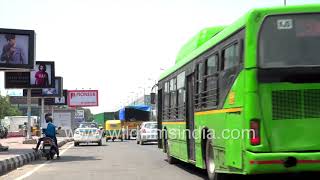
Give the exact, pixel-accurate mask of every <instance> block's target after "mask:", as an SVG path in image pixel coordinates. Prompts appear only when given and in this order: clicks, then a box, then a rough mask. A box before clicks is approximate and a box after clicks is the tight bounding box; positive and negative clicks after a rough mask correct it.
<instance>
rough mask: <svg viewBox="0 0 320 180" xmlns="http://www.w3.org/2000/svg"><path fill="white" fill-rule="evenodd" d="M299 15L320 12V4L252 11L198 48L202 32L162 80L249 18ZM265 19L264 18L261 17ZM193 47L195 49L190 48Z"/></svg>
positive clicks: (202, 41) (161, 77) (187, 45)
mask: <svg viewBox="0 0 320 180" xmlns="http://www.w3.org/2000/svg"><path fill="white" fill-rule="evenodd" d="M293 12H295V13H299V12H320V4H308V5H296V6H278V7H268V8H259V9H252V10H250V11H249V12H248V13H246V14H245V15H244V16H242V17H241V18H239V19H238V20H237V21H235V22H234V23H233V24H231V25H229V26H226V27H225V28H223V29H221V31H219V32H212V34H211V35H212V36H211V37H210V38H208V37H209V36H208V37H207V38H204V39H201V40H200V41H201V42H200V43H199V44H198V46H196V45H193V43H195V41H196V37H197V36H201V34H202V31H200V33H198V34H197V35H196V36H195V37H193V38H191V39H190V40H189V41H188V42H187V43H186V44H185V45H184V46H183V47H182V48H181V50H180V52H179V53H178V56H177V59H176V64H175V65H174V66H173V67H171V68H169V69H167V70H166V71H165V72H164V73H162V74H161V76H160V80H162V79H164V78H166V77H167V76H169V75H170V74H172V73H173V72H175V71H177V70H178V69H179V68H181V67H183V66H184V65H186V64H187V63H189V62H190V61H192V60H193V59H194V58H196V57H198V56H199V55H201V54H202V53H204V52H205V51H207V50H208V49H210V48H211V47H212V46H214V45H216V44H218V43H220V42H221V41H222V40H224V39H225V38H227V37H228V36H230V35H232V34H233V33H235V32H237V31H238V30H240V29H241V28H243V27H245V25H246V24H247V23H249V21H248V20H249V18H251V17H252V16H257V14H280V13H282V14H283V13H293ZM260 18H263V17H260ZM209 29H210V28H209ZM213 29H214V28H213ZM190 47H193V48H190Z"/></svg>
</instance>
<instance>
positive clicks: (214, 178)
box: [205, 139, 226, 180]
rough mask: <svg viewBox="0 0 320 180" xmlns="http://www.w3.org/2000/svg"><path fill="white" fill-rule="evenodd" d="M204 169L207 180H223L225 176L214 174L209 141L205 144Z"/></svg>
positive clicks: (214, 167)
mask: <svg viewBox="0 0 320 180" xmlns="http://www.w3.org/2000/svg"><path fill="white" fill-rule="evenodd" d="M205 160H206V167H207V173H208V179H209V180H225V179H226V175H225V174H221V173H216V164H215V162H214V154H213V144H212V140H211V139H207V142H206V159H205Z"/></svg>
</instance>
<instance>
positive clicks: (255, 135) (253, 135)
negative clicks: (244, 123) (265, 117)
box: [250, 119, 261, 146]
mask: <svg viewBox="0 0 320 180" xmlns="http://www.w3.org/2000/svg"><path fill="white" fill-rule="evenodd" d="M250 143H251V145H253V146H257V145H260V143H261V139H260V122H259V120H257V119H254V120H251V121H250Z"/></svg>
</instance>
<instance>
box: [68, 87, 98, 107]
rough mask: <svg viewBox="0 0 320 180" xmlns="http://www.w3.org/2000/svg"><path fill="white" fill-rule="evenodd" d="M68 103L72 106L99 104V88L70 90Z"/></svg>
mask: <svg viewBox="0 0 320 180" xmlns="http://www.w3.org/2000/svg"><path fill="white" fill-rule="evenodd" d="M68 105H69V106H70V107H88V106H98V105H99V97H98V90H71V91H70V90H69V91H68Z"/></svg>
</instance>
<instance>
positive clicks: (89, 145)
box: [74, 143, 108, 148]
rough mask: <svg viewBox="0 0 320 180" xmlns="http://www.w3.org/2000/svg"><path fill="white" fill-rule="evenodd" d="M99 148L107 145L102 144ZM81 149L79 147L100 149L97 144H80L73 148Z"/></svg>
mask: <svg viewBox="0 0 320 180" xmlns="http://www.w3.org/2000/svg"><path fill="white" fill-rule="evenodd" d="M101 146H108V145H107V144H102V145H101ZM79 147H80V148H81V147H100V146H98V145H97V144H85V143H84V144H80V145H79V146H75V147H74V148H79Z"/></svg>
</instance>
